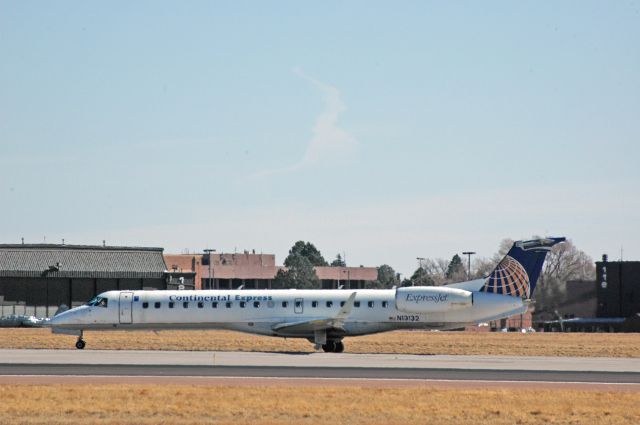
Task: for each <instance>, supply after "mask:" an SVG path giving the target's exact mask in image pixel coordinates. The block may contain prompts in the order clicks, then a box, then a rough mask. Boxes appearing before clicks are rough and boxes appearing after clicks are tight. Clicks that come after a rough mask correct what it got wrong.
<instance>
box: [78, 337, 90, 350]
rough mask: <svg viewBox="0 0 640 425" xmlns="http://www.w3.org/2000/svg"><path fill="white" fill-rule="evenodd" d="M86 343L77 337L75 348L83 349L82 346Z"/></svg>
mask: <svg viewBox="0 0 640 425" xmlns="http://www.w3.org/2000/svg"><path fill="white" fill-rule="evenodd" d="M85 345H87V344H86V343H85V342H84V341H83V340H81V339H79V340H78V341H76V348H77V349H78V350H82V349H84V346H85Z"/></svg>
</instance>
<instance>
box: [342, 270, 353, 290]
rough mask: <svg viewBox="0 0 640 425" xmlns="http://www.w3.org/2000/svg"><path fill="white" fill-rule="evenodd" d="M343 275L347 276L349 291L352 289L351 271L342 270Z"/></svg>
mask: <svg viewBox="0 0 640 425" xmlns="http://www.w3.org/2000/svg"><path fill="white" fill-rule="evenodd" d="M342 273H346V274H347V289H351V270H349V269H347V270H342Z"/></svg>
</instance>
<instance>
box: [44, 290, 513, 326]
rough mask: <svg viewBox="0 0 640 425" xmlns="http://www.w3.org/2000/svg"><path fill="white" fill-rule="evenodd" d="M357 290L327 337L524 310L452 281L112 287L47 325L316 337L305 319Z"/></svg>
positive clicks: (321, 314) (332, 308)
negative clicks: (330, 286) (335, 286)
mask: <svg viewBox="0 0 640 425" xmlns="http://www.w3.org/2000/svg"><path fill="white" fill-rule="evenodd" d="M354 293H355V301H354V300H353V298H352V299H351V302H350V303H349V304H348V307H350V309H349V311H348V314H343V316H344V317H341V319H340V321H339V326H335V327H328V328H327V329H326V331H327V335H328V336H329V337H330V338H342V337H344V336H350V335H363V334H369V333H376V332H384V331H390V330H394V329H407V328H431V329H451V328H456V327H460V326H463V325H464V324H468V323H478V322H484V321H488V320H495V319H498V318H504V317H508V316H511V315H513V314H518V313H524V312H525V311H526V306H525V305H524V304H523V301H522V299H520V298H517V297H511V296H504V295H497V294H489V293H484V292H477V291H468V290H463V289H454V288H447V287H436V288H429V287H422V288H421V287H411V288H398V289H379V290H377V289H357V290H344V289H343V290H293V289H288V290H201V291H163V290H162V291H109V292H105V293H103V294H100V296H99V298H100V297H101V298H100V299H102V298H104V299H106V306H103V305H100V304H94V305H84V306H80V307H76V308H74V309H71V310H68V311H66V312H64V313H61V314H58V315H57V316H55V317H54V318H53V319H52V320H51V322H50V326H52V327H53V328H54V329H55V328H60V329H65V330H80V331H82V330H92V329H102V330H107V329H112V330H121V329H130V330H134V329H158V330H161V329H203V328H204V329H216V328H218V329H231V330H236V331H242V332H250V333H256V334H261V335H271V336H286V337H302V338H312V337H313V335H314V333H313V330H310V328H309V327H305V326H304V325H306V324H309V326H310V327H313V326H314V323H316V322H318V323H319V322H321V321H324V323H326V321H327V320H330V319H331V318H334V317H337V316H339V315H340V312H341V309H343V307H344V305H345V303H348V302H349V298H350V297H351V296H352V294H354ZM425 294H426V295H425ZM434 294H435V295H434ZM298 323H300V324H302V326H296V324H298ZM292 324H293V326H290V325H292ZM325 327H326V326H325Z"/></svg>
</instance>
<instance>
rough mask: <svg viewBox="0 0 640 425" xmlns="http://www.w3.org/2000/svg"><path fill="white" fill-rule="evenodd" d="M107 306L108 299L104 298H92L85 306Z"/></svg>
mask: <svg viewBox="0 0 640 425" xmlns="http://www.w3.org/2000/svg"><path fill="white" fill-rule="evenodd" d="M108 304H109V299H108V298H105V297H95V298H92V299H91V300H90V301H89V302H88V303H87V305H90V306H94V307H107V305H108Z"/></svg>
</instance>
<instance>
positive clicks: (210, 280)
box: [204, 248, 216, 289]
mask: <svg viewBox="0 0 640 425" xmlns="http://www.w3.org/2000/svg"><path fill="white" fill-rule="evenodd" d="M204 252H206V253H207V255H208V256H209V276H208V277H207V281H208V283H209V284H208V285H207V286H208V288H207V289H215V288H214V287H213V286H214V285H213V277H212V271H211V262H212V261H213V258H212V257H211V253H212V252H216V250H215V249H209V248H207V249H205V250H204Z"/></svg>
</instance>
